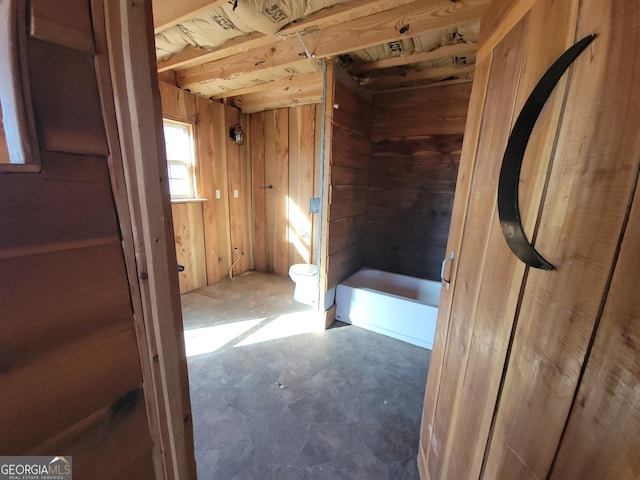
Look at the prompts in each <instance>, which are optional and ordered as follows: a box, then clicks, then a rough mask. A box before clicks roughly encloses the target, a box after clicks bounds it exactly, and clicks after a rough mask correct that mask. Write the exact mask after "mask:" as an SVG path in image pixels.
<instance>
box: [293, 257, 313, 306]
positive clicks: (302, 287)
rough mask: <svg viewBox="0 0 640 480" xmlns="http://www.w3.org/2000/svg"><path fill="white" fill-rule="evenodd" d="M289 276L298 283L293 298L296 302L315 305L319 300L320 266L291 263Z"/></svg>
mask: <svg viewBox="0 0 640 480" xmlns="http://www.w3.org/2000/svg"><path fill="white" fill-rule="evenodd" d="M289 276H290V277H291V280H293V281H294V282H295V284H296V288H295V290H294V292H293V299H294V300H295V301H296V302H300V303H305V304H307V305H314V304H315V303H316V302H317V301H318V266H317V265H309V264H307V263H297V264H295V265H291V268H289Z"/></svg>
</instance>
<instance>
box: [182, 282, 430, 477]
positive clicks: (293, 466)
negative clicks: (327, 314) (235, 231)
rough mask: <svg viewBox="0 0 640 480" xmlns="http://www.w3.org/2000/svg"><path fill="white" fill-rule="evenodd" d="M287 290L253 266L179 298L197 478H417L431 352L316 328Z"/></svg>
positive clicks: (360, 333) (352, 331)
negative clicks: (229, 278) (314, 329)
mask: <svg viewBox="0 0 640 480" xmlns="http://www.w3.org/2000/svg"><path fill="white" fill-rule="evenodd" d="M292 292H293V283H292V282H291V281H290V280H289V279H288V278H287V277H281V276H276V275H269V274H262V273H254V272H249V273H246V274H244V275H241V276H238V277H236V278H235V280H234V282H233V283H230V282H229V281H223V282H220V283H218V284H215V285H212V286H209V287H206V288H202V289H200V290H197V291H195V292H191V293H188V294H186V295H183V296H182V310H183V315H184V324H185V339H186V345H187V355H188V365H189V383H190V388H191V405H192V411H193V424H194V437H195V448H196V462H197V467H198V478H199V479H201V480H210V479H222V480H233V479H237V480H244V479H260V480H268V479H279V480H283V479H296V480H297V479H307V478H308V479H366V480H375V479H389V480H391V479H393V480H398V479H417V478H418V474H417V468H416V455H417V451H418V439H419V429H420V416H421V413H422V404H423V397H424V387H425V381H426V376H427V370H428V366H429V356H430V351H429V350H424V349H422V348H418V347H415V346H413V345H409V344H406V343H403V342H400V341H398V340H394V339H392V338H388V337H385V336H382V335H378V334H376V333H373V332H369V331H367V330H363V329H360V328H358V327H352V326H342V327H340V328H332V329H329V330H326V331H320V332H310V330H311V326H312V324H313V322H310V321H309V320H308V318H309V315H310V313H311V310H310V308H309V307H307V306H305V305H301V304H298V303H296V302H294V301H293V299H292ZM340 325H342V324H340Z"/></svg>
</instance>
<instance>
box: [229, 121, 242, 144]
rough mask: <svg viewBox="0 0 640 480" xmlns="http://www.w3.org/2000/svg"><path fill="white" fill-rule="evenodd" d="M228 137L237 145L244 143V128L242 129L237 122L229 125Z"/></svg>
mask: <svg viewBox="0 0 640 480" xmlns="http://www.w3.org/2000/svg"><path fill="white" fill-rule="evenodd" d="M229 137H230V138H231V140H233V141H234V142H236V143H237V144H238V145H243V144H244V130H242V126H241V125H240V124H239V123H237V124H236V125H235V126H233V127H231V129H230V130H229Z"/></svg>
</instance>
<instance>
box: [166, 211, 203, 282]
mask: <svg viewBox="0 0 640 480" xmlns="http://www.w3.org/2000/svg"><path fill="white" fill-rule="evenodd" d="M171 212H172V214H173V232H174V236H175V240H176V257H177V259H178V264H179V265H182V266H183V267H184V271H182V272H180V273H178V280H179V281H180V293H187V292H190V291H192V290H195V289H196V288H201V287H206V286H207V264H206V261H205V254H204V230H203V221H202V203H200V202H196V203H192V202H189V203H173V204H172V205H171Z"/></svg>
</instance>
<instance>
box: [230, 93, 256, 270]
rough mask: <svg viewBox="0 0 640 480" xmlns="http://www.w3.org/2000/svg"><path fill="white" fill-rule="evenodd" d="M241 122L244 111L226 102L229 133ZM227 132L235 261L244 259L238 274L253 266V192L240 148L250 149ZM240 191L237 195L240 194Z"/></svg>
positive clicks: (232, 243)
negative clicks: (249, 208) (250, 206)
mask: <svg viewBox="0 0 640 480" xmlns="http://www.w3.org/2000/svg"><path fill="white" fill-rule="evenodd" d="M238 123H240V111H239V110H236V109H235V108H234V107H230V106H226V105H225V123H224V125H225V128H224V131H225V132H229V130H230V129H231V128H233V126H234V125H236V124H238ZM242 127H243V129H244V130H245V131H246V130H247V125H246V124H245V125H242ZM228 137H229V136H228V135H227V139H226V141H227V146H226V150H227V155H226V162H227V182H228V188H229V197H228V198H229V223H230V231H231V250H232V251H233V252H235V251H236V249H237V253H233V255H232V261H235V260H236V259H237V258H238V256H240V257H241V258H240V260H238V262H237V263H236V264H235V266H234V267H233V272H234V274H240V273H242V272H245V271H246V270H248V269H249V266H250V263H249V262H248V255H247V254H250V253H251V252H250V250H249V247H250V246H249V236H248V230H249V213H250V212H249V211H247V199H249V196H250V195H251V191H250V190H249V189H247V188H246V187H247V185H246V183H245V181H244V180H245V178H247V176H248V175H249V172H248V171H245V170H246V165H245V164H244V162H243V161H242V160H243V158H242V154H241V151H240V149H244V148H247V147H245V146H244V145H243V146H240V145H238V144H236V143H235V142H233V141H232V140H231V139H230V138H228ZM236 193H237V195H238V196H237V197H236Z"/></svg>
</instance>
